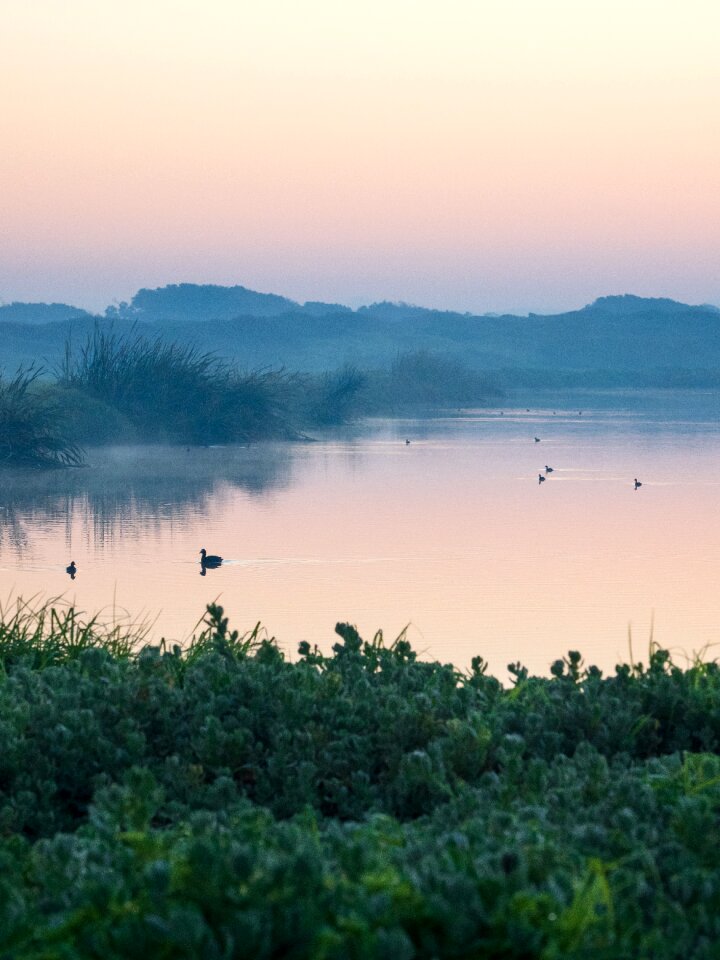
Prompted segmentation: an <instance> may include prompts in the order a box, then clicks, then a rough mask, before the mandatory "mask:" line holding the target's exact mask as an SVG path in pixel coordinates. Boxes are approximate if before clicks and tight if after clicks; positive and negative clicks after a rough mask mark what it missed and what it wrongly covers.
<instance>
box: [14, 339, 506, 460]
mask: <svg viewBox="0 0 720 960" xmlns="http://www.w3.org/2000/svg"><path fill="white" fill-rule="evenodd" d="M39 374H40V371H39V370H38V369H36V368H30V369H26V370H20V371H18V372H17V373H16V374H15V376H14V377H13V379H11V380H0V462H4V463H16V464H31V463H36V464H45V465H53V464H54V465H60V464H75V463H78V462H80V460H81V452H80V447H81V446H82V445H92V444H102V443H113V442H115V443H117V442H121V443H122V442H133V441H157V440H164V441H170V442H177V443H189V444H213V443H233V442H246V441H250V440H258V439H272V438H276V439H297V438H299V437H301V436H303V434H304V432H305V431H307V430H309V429H312V428H313V427H318V426H324V425H325V426H327V425H333V424H340V423H343V422H345V421H347V420H348V419H351V418H352V417H356V416H359V415H361V414H363V413H371V412H375V413H379V412H384V411H389V410H391V409H394V408H396V407H398V406H402V405H404V404H408V403H442V402H449V403H460V402H483V401H484V400H485V398H487V397H488V396H492V395H496V394H497V390H496V388H495V387H494V386H493V384H492V383H491V382H490V381H489V380H488V379H487V378H486V377H484V376H482V375H481V374H476V373H473V372H472V371H469V370H466V369H465V368H464V367H463V366H462V364H460V363H458V362H457V361H453V360H449V359H445V358H442V357H435V356H433V355H431V354H427V353H415V354H405V355H401V356H398V357H397V358H396V360H395V362H394V363H393V364H392V366H391V368H390V369H389V370H387V371H380V372H365V371H361V370H359V369H358V368H357V367H354V366H352V365H345V366H344V367H342V368H341V369H339V370H337V371H334V372H328V373H325V374H313V375H311V374H301V373H289V372H287V371H285V370H260V371H252V372H241V371H239V370H238V369H237V368H236V367H235V366H234V365H233V364H230V363H228V362H226V361H225V360H223V359H222V358H220V357H218V356H216V355H214V354H211V353H205V352H202V351H200V350H199V349H198V348H196V347H193V346H188V345H182V344H177V343H170V342H167V341H165V340H163V339H162V338H157V339H154V340H153V339H148V338H147V337H145V336H143V335H140V334H138V335H132V336H118V335H116V334H114V333H113V332H112V331H108V330H105V329H102V328H100V327H96V328H95V330H94V331H93V333H92V334H90V335H89V336H88V338H87V340H86V341H85V343H84V344H83V345H82V346H81V347H80V348H79V349H73V348H72V346H71V344H70V343H68V344H67V345H66V351H65V358H64V361H63V363H62V365H61V367H60V369H59V370H58V371H57V376H56V378H55V380H54V382H50V381H46V380H41V379H40V378H39Z"/></svg>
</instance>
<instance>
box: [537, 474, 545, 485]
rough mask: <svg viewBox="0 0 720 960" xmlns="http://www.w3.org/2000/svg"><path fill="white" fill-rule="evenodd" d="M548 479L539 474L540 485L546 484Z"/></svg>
mask: <svg viewBox="0 0 720 960" xmlns="http://www.w3.org/2000/svg"><path fill="white" fill-rule="evenodd" d="M546 480H547V477H544V476H543V475H542V474H541V473H539V474H538V483H545V481H546Z"/></svg>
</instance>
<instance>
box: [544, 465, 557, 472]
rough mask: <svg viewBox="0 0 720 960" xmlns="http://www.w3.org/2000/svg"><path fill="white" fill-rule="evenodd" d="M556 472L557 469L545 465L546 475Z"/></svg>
mask: <svg viewBox="0 0 720 960" xmlns="http://www.w3.org/2000/svg"><path fill="white" fill-rule="evenodd" d="M554 470H555V467H549V466H548V465H547V464H545V473H553V472H554Z"/></svg>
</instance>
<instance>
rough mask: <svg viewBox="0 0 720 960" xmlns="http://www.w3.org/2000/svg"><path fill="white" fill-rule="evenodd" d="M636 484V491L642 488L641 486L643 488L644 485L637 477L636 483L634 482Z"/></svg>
mask: <svg viewBox="0 0 720 960" xmlns="http://www.w3.org/2000/svg"><path fill="white" fill-rule="evenodd" d="M634 482H635V487H634V489H635V490H637V489H638V487H641V486H642V483H641V482H640V480H638V478H637V477H635V481H634Z"/></svg>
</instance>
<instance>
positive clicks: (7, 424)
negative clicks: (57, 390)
mask: <svg viewBox="0 0 720 960" xmlns="http://www.w3.org/2000/svg"><path fill="white" fill-rule="evenodd" d="M41 372H42V371H41V370H40V369H39V368H32V367H31V368H29V369H22V368H21V369H19V370H18V371H17V373H16V374H15V375H14V376H13V377H12V378H11V379H9V380H6V379H0V463H3V464H8V465H17V466H40V467H48V466H49V467H56V466H75V465H77V464H79V463H81V462H82V451H81V450H80V448H79V447H78V446H77V445H76V444H75V443H73V442H72V440H71V439H70V438H69V437H67V436H66V435H65V433H64V431H63V428H62V420H63V418H62V415H61V412H60V409H59V407H58V405H57V404H56V403H55V401H54V399H53V396H52V393H51V392H50V391H47V390H43V389H42V388H41V387H40V385H39V384H37V383H36V381H37V380H38V378H39V377H40V374H41Z"/></svg>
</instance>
